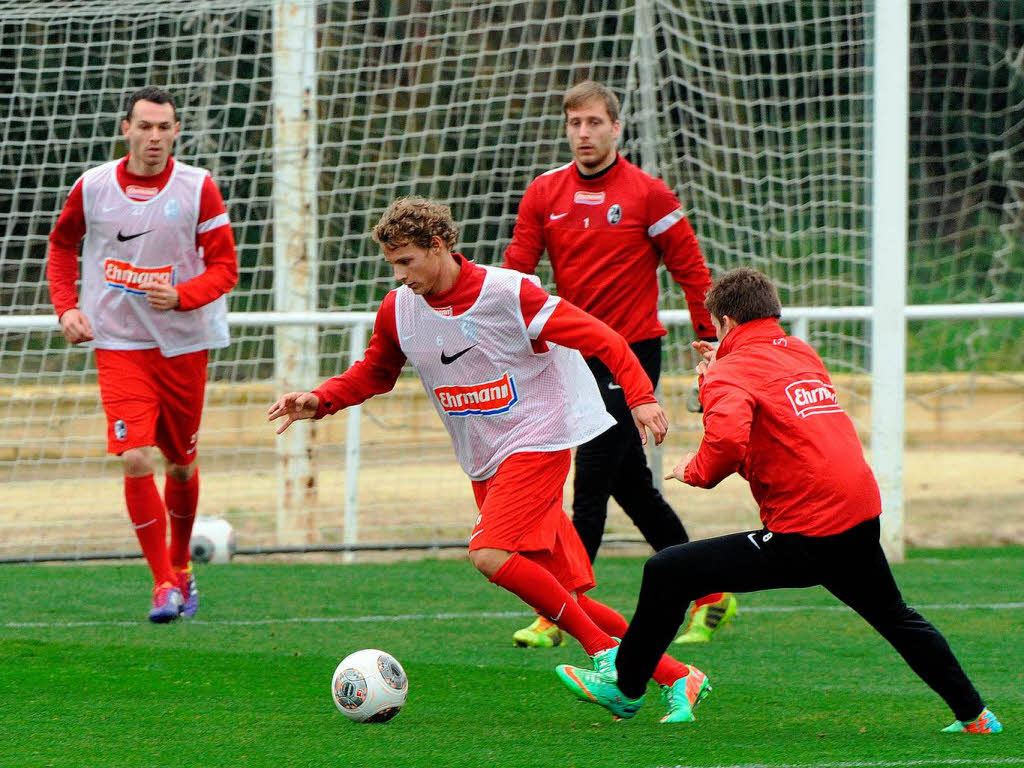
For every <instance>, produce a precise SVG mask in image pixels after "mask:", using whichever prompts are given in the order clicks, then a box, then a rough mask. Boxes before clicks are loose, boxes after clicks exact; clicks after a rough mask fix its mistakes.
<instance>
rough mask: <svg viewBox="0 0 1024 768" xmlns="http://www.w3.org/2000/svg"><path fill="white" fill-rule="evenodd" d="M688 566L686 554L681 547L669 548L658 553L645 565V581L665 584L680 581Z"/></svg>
mask: <svg viewBox="0 0 1024 768" xmlns="http://www.w3.org/2000/svg"><path fill="white" fill-rule="evenodd" d="M685 564H686V556H685V553H683V552H681V551H679V547H678V546H676V547H669V548H667V549H663V550H661V551H660V552H656V553H655V554H653V555H651V557H650V558H648V560H647V562H646V563H644V581H645V582H650V583H652V584H664V583H666V582H669V581H675V580H676V579H678V577H679V574H680V572H681V571H682V570H683V568H684V567H685Z"/></svg>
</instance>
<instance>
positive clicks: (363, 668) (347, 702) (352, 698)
mask: <svg viewBox="0 0 1024 768" xmlns="http://www.w3.org/2000/svg"><path fill="white" fill-rule="evenodd" d="M408 694H409V678H408V677H406V674H405V670H404V669H402V665H401V664H399V663H398V659H396V658H395V657H394V656H392V655H391V654H390V653H385V652H384V651H379V650H377V649H376V648H366V649H364V650H362V651H356V652H355V653H350V654H349V655H348V656H346V657H345V658H344V659H342V662H341V664H339V665H338V668H337V669H335V670H334V677H333V678H332V679H331V698H332V699H334V706H336V707H337V708H338V711H339V712H341V714H343V715H344V716H345V717H347V718H348V719H349V720H354V721H355V722H357V723H386V722H387V721H388V720H390V719H391V718H393V717H394V716H395V715H397V714H398V713H399V711H400V710H401V709H402V707H403V706H404V705H405V697H406V696H407V695H408Z"/></svg>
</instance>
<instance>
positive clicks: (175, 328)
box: [47, 158, 238, 356]
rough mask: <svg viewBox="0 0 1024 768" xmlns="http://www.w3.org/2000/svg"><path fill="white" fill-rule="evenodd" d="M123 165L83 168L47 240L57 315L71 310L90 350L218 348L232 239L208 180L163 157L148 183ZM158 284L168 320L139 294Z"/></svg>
mask: <svg viewBox="0 0 1024 768" xmlns="http://www.w3.org/2000/svg"><path fill="white" fill-rule="evenodd" d="M127 160H128V158H124V159H122V160H120V161H115V162H112V163H106V164H104V165H102V166H98V167H96V168H92V169H90V170H89V171H87V172H86V173H85V174H83V175H82V176H81V177H80V178H79V179H78V181H76V182H75V185H74V186H73V188H72V190H71V193H70V194H69V195H68V200H67V202H66V203H65V205H64V209H63V210H62V211H61V215H60V217H59V219H58V221H57V224H56V226H55V227H54V229H53V231H52V232H51V233H50V252H49V260H48V263H47V276H48V277H49V280H50V296H51V300H52V301H53V304H54V307H55V309H56V310H57V314H58V315H61V314H63V313H64V312H65V311H67V310H68V309H71V308H72V307H76V306H78V305H79V296H78V295H77V291H76V289H75V281H76V280H77V278H78V244H79V242H80V241H82V239H83V238H84V239H85V243H84V245H83V248H82V258H83V270H82V291H83V295H82V297H81V304H82V306H81V309H82V310H83V313H84V314H85V315H86V317H87V319H88V320H89V322H90V324H91V325H92V326H93V331H94V334H95V336H96V346H98V347H101V348H108V349H147V348H153V347H157V346H159V347H160V348H161V351H162V352H164V354H166V355H168V356H172V355H176V354H183V353H185V352H189V351H194V350H197V349H210V348H213V347H218V346H225V345H226V344H227V327H226V303H225V300H224V299H223V298H222V297H223V295H224V294H225V293H227V291H229V290H230V289H231V288H232V287H233V286H234V284H235V282H236V281H237V279H238V267H237V260H236V257H235V243H234V236H233V234H232V232H231V226H230V221H229V219H228V215H227V210H226V209H225V207H224V201H223V199H222V198H221V195H220V191H219V190H218V189H217V185H216V184H215V183H214V182H213V181H212V179H211V178H210V175H209V173H207V172H206V171H204V170H202V169H198V168H194V167H192V166H189V165H186V164H184V163H176V162H175V161H174V159H173V158H169V160H168V163H167V167H166V168H165V169H164V171H162V172H161V173H160V174H157V175H155V176H146V177H143V176H136V175H134V174H131V173H130V172H129V171H128V170H127ZM145 280H166V281H168V282H170V283H172V284H173V285H174V286H175V288H176V289H177V291H178V297H179V306H178V307H177V311H176V312H166V313H160V312H157V311H155V310H153V309H151V308H149V306H148V304H147V303H146V300H145V295H144V293H143V292H142V291H141V290H140V289H139V287H138V286H139V285H140V284H141V283H142V282H143V281H145Z"/></svg>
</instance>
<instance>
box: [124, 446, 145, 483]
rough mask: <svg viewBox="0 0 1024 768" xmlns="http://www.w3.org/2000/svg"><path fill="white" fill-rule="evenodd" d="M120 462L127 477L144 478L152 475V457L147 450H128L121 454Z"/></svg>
mask: <svg viewBox="0 0 1024 768" xmlns="http://www.w3.org/2000/svg"><path fill="white" fill-rule="evenodd" d="M121 462H122V463H123V464H124V473H125V475H126V476H128V477H145V476H146V475H152V474H153V457H152V456H151V455H150V451H149V448H130V449H129V450H127V451H125V452H124V453H122V454H121Z"/></svg>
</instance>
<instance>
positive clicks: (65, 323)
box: [60, 309, 92, 344]
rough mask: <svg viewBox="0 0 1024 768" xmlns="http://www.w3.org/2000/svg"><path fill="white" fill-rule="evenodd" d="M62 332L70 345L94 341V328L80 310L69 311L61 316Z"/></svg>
mask: <svg viewBox="0 0 1024 768" xmlns="http://www.w3.org/2000/svg"><path fill="white" fill-rule="evenodd" d="M60 330H61V333H63V334H64V338H65V339H67V340H68V344H78V343H80V342H83V341H92V326H91V325H90V324H89V320H88V318H87V317H86V316H85V315H83V314H82V310H80V309H69V310H67V311H66V312H65V313H64V314H63V315H61V316H60Z"/></svg>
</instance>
